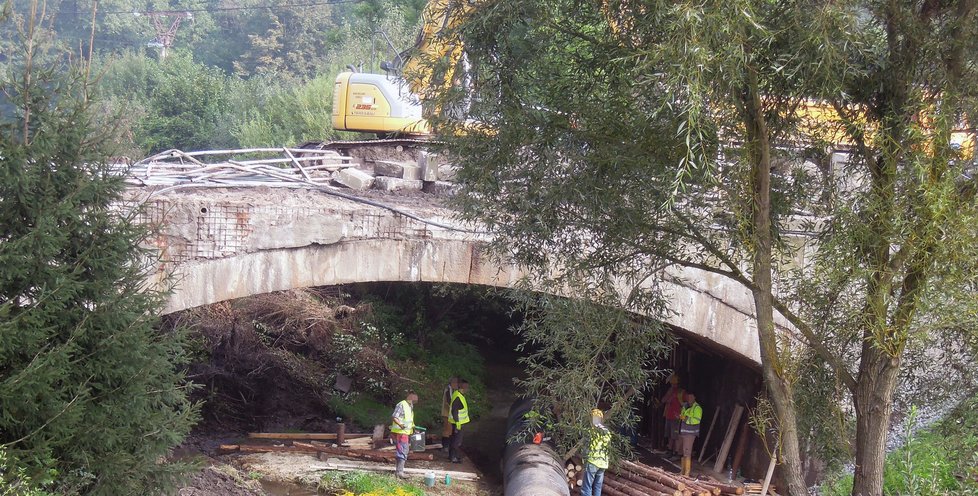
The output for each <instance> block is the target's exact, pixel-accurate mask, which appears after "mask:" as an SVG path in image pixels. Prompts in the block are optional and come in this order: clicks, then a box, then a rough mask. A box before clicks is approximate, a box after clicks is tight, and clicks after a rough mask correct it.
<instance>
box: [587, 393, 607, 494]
mask: <svg viewBox="0 0 978 496" xmlns="http://www.w3.org/2000/svg"><path fill="white" fill-rule="evenodd" d="M589 437H590V439H589V440H588V445H587V446H588V447H587V452H586V453H585V454H584V459H585V460H586V466H585V467H584V483H583V484H582V485H581V496H601V487H602V486H603V485H604V471H605V470H607V469H608V448H609V447H610V446H611V431H609V430H608V428H607V427H605V425H604V412H602V411H601V409H600V408H595V409H594V410H591V432H590V436H589Z"/></svg>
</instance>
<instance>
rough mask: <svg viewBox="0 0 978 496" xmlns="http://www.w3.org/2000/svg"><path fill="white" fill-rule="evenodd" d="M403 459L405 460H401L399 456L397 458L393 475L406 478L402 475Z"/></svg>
mask: <svg viewBox="0 0 978 496" xmlns="http://www.w3.org/2000/svg"><path fill="white" fill-rule="evenodd" d="M405 461H406V460H401V459H400V458H398V459H397V467H396V468H395V470H394V475H396V476H397V478H398V479H407V476H406V475H404V462H405Z"/></svg>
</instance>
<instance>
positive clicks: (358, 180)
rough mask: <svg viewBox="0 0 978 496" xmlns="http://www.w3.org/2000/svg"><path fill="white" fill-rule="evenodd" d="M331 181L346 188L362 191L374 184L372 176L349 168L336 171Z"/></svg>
mask: <svg viewBox="0 0 978 496" xmlns="http://www.w3.org/2000/svg"><path fill="white" fill-rule="evenodd" d="M333 180H334V181H336V182H337V183H340V184H342V185H343V186H346V187H347V188H350V189H355V190H357V191H362V190H365V189H370V186H372V185H373V183H374V176H372V175H370V174H368V173H366V172H364V171H362V170H360V169H355V168H353V167H350V168H348V169H340V170H339V171H337V172H336V176H335V177H334V178H333Z"/></svg>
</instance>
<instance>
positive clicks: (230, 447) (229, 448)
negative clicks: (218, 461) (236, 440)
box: [217, 444, 238, 455]
mask: <svg viewBox="0 0 978 496" xmlns="http://www.w3.org/2000/svg"><path fill="white" fill-rule="evenodd" d="M237 451H238V445H237V444H222V445H220V446H219V447H218V448H217V452H218V453H220V454H222V455H224V454H227V453H237Z"/></svg>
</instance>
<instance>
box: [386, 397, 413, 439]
mask: <svg viewBox="0 0 978 496" xmlns="http://www.w3.org/2000/svg"><path fill="white" fill-rule="evenodd" d="M398 405H403V406H404V408H403V410H404V427H403V428H401V427H398V426H397V422H391V432H393V433H394V434H407V435H410V434H411V431H413V430H414V408H412V407H411V403H409V402H408V400H401V402H400V403H398Z"/></svg>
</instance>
